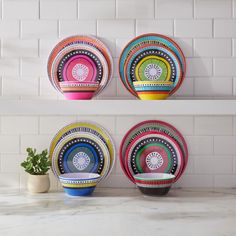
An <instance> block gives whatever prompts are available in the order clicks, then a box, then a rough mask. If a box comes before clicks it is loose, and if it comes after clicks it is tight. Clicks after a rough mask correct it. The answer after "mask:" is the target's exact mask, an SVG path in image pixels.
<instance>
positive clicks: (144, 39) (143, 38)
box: [119, 34, 186, 94]
mask: <svg viewBox="0 0 236 236" xmlns="http://www.w3.org/2000/svg"><path fill="white" fill-rule="evenodd" d="M153 44H155V45H156V46H158V45H162V46H165V47H166V48H168V49H169V50H170V51H172V52H173V53H174V54H175V55H176V57H177V58H178V60H179V61H180V63H181V71H182V78H181V79H180V81H179V84H178V86H175V88H174V89H173V90H172V92H171V94H173V93H174V92H175V91H176V90H177V89H178V88H179V86H180V85H181V84H182V82H183V79H184V76H185V72H186V62H185V57H184V54H183V52H182V50H181V49H180V47H179V46H178V45H177V44H176V43H175V42H174V41H173V40H172V39H170V38H168V37H166V36H164V35H160V34H144V35H140V36H138V37H136V38H134V39H133V40H131V41H130V42H129V43H128V44H127V45H126V47H125V48H124V49H123V51H122V53H121V56H120V60H119V74H120V78H121V81H122V83H123V84H124V86H125V87H126V88H127V89H128V90H129V91H130V92H131V93H133V92H132V90H130V86H129V84H128V83H127V82H126V79H125V77H126V73H127V71H126V70H125V69H124V68H125V65H126V63H127V58H128V57H129V56H130V55H131V54H132V53H133V52H134V51H135V50H136V51H138V50H139V48H142V47H148V46H150V45H153ZM162 68H165V67H164V65H163V64H162ZM133 94H134V93H133Z"/></svg>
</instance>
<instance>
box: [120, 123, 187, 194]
mask: <svg viewBox="0 0 236 236" xmlns="http://www.w3.org/2000/svg"><path fill="white" fill-rule="evenodd" d="M119 153H120V164H121V167H122V169H123V172H124V173H125V175H126V176H127V177H128V178H129V179H130V181H132V182H133V183H135V184H136V185H137V187H138V188H139V189H140V190H141V192H143V193H145V194H150V195H164V194H166V193H167V192H168V191H169V189H170V187H171V185H172V184H173V183H175V182H176V181H177V180H178V179H179V178H180V177H181V175H182V174H183V172H184V170H185V168H186V166H187V162H188V149H187V144H186V142H185V140H184V138H183V136H182V135H181V133H180V132H179V131H178V130H177V129H176V128H175V127H173V126H172V125H170V124H168V123H166V122H163V121H159V120H147V121H144V122H141V123H139V124H137V125H135V126H134V127H133V128H131V129H130V130H129V131H128V132H127V133H126V135H125V136H124V138H123V140H122V142H121V145H120V152H119Z"/></svg>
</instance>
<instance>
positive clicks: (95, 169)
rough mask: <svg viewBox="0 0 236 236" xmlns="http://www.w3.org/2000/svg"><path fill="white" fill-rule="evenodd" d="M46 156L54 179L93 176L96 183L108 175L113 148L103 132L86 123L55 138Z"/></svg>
mask: <svg viewBox="0 0 236 236" xmlns="http://www.w3.org/2000/svg"><path fill="white" fill-rule="evenodd" d="M49 155H50V158H51V161H52V170H53V173H54V174H55V176H56V177H57V178H59V176H60V175H62V174H65V173H97V174H99V175H100V179H99V182H100V181H102V180H104V179H105V178H106V177H107V176H108V175H109V174H110V173H111V171H112V168H113V166H114V162H115V146H114V144H113V141H112V139H111V137H110V135H109V134H108V132H107V131H106V130H105V129H104V128H102V127H100V126H99V125H97V124H94V123H90V122H77V123H72V124H70V125H67V126H65V127H64V128H62V129H61V130H60V131H59V132H58V133H57V134H56V135H55V137H54V138H53V140H52V142H51V145H50V150H49Z"/></svg>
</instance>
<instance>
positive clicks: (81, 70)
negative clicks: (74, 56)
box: [72, 64, 89, 81]
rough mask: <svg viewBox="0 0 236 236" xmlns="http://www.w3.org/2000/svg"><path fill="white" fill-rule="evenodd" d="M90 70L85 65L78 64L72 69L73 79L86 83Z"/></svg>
mask: <svg viewBox="0 0 236 236" xmlns="http://www.w3.org/2000/svg"><path fill="white" fill-rule="evenodd" d="M88 73H89V68H88V67H87V66H86V65H83V64H76V65H75V66H74V67H73V69H72V75H73V77H74V78H75V79H76V80H78V81H84V80H85V79H86V78H87V77H88Z"/></svg>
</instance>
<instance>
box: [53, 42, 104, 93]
mask: <svg viewBox="0 0 236 236" xmlns="http://www.w3.org/2000/svg"><path fill="white" fill-rule="evenodd" d="M51 78H52V82H53V83H54V85H55V86H56V87H57V88H58V90H59V91H60V86H59V82H62V81H79V82H92V81H93V82H98V83H99V84H100V88H99V89H98V90H97V93H98V92H99V91H101V89H103V88H104V87H105V86H106V84H107V81H108V65H107V61H106V59H105V58H104V56H103V55H102V53H101V52H100V51H99V50H97V49H96V48H93V47H91V46H89V45H84V44H77V45H71V46H68V47H66V48H64V49H63V50H61V51H60V53H58V55H57V56H56V58H55V59H54V62H53V64H52V69H51Z"/></svg>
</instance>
